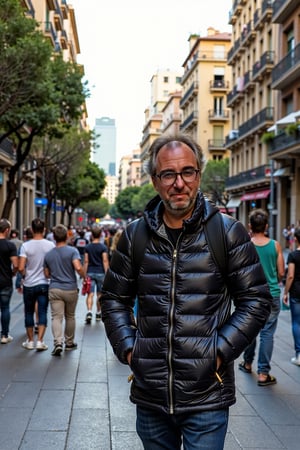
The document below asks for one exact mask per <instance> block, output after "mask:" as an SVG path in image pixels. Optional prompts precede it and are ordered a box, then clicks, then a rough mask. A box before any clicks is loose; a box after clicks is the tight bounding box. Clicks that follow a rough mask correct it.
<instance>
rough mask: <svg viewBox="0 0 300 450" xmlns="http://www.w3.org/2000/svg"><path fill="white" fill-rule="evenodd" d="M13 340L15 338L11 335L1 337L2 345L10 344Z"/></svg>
mask: <svg viewBox="0 0 300 450" xmlns="http://www.w3.org/2000/svg"><path fill="white" fill-rule="evenodd" d="M12 340H13V337H12V336H10V335H9V334H8V335H7V336H1V344H8V343H9V342H11V341H12Z"/></svg>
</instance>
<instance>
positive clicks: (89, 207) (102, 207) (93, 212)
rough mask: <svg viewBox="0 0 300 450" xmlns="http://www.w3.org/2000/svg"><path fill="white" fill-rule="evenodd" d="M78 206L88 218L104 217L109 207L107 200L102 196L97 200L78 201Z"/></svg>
mask: <svg viewBox="0 0 300 450" xmlns="http://www.w3.org/2000/svg"><path fill="white" fill-rule="evenodd" d="M80 207H81V208H82V209H84V211H85V212H87V214H88V216H89V219H90V220H91V219H92V218H95V219H96V218H98V219H100V218H101V217H104V216H105V215H106V214H107V213H108V212H109V209H110V205H109V203H108V200H107V199H106V198H104V197H101V198H99V200H91V201H88V202H82V203H80Z"/></svg>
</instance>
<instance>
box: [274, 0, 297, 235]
mask: <svg viewBox="0 0 300 450" xmlns="http://www.w3.org/2000/svg"><path fill="white" fill-rule="evenodd" d="M272 7H273V15H272V22H273V24H274V26H276V27H278V34H277V45H276V59H275V62H276V64H275V66H274V67H273V70H272V82H271V83H272V84H271V87H272V89H274V91H275V92H276V93H277V103H276V105H275V110H276V111H277V114H276V119H277V120H276V122H275V124H274V125H273V127H271V132H272V131H273V132H274V134H275V137H274V138H273V139H271V140H270V142H269V155H270V158H272V160H273V161H274V164H273V166H274V171H273V184H274V187H275V189H274V191H275V192H274V202H275V204H274V207H275V211H277V224H278V229H279V230H282V229H283V228H284V227H285V226H286V225H289V224H292V223H293V224H295V225H298V226H299V219H300V197H299V188H300V158H299V154H300V19H299V18H300V2H299V1H298V0H285V1H284V0H275V1H274V2H273V3H272Z"/></svg>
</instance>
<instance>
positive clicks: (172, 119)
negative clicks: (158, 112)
mask: <svg viewBox="0 0 300 450" xmlns="http://www.w3.org/2000/svg"><path fill="white" fill-rule="evenodd" d="M181 95H182V94H181V90H180V91H176V92H172V93H171V94H170V95H169V98H168V101H167V102H166V104H165V106H164V107H163V108H162V114H163V121H162V123H161V132H162V133H172V134H173V133H178V132H179V131H180V125H181V120H182V115H181V108H180V100H181Z"/></svg>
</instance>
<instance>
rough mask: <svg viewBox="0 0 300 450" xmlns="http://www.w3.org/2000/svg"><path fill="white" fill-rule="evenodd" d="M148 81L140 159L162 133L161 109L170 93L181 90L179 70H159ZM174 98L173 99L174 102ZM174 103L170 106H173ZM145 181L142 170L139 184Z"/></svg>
mask: <svg viewBox="0 0 300 450" xmlns="http://www.w3.org/2000/svg"><path fill="white" fill-rule="evenodd" d="M150 83H151V97H150V105H149V106H148V107H147V108H146V109H145V111H144V114H145V124H144V127H143V136H142V141H141V143H140V147H141V160H142V161H145V159H146V157H147V152H148V150H149V148H150V146H151V144H152V142H153V141H154V140H155V139H156V138H157V137H159V136H160V135H161V134H162V130H163V127H164V126H165V125H163V120H164V113H163V110H164V108H165V106H166V104H167V103H168V102H169V101H170V96H171V94H174V93H176V92H180V91H181V73H180V72H179V71H171V70H160V71H157V72H156V73H155V74H154V75H153V76H152V78H151V80H150ZM174 95H176V94H174ZM175 98H176V97H174V99H173V100H174V102H175ZM174 104H175V103H174ZM174 104H173V106H172V107H174ZM174 111H175V110H174ZM173 123H174V122H173ZM147 183H149V177H148V176H147V174H146V173H145V172H144V171H142V173H141V185H143V184H147Z"/></svg>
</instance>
